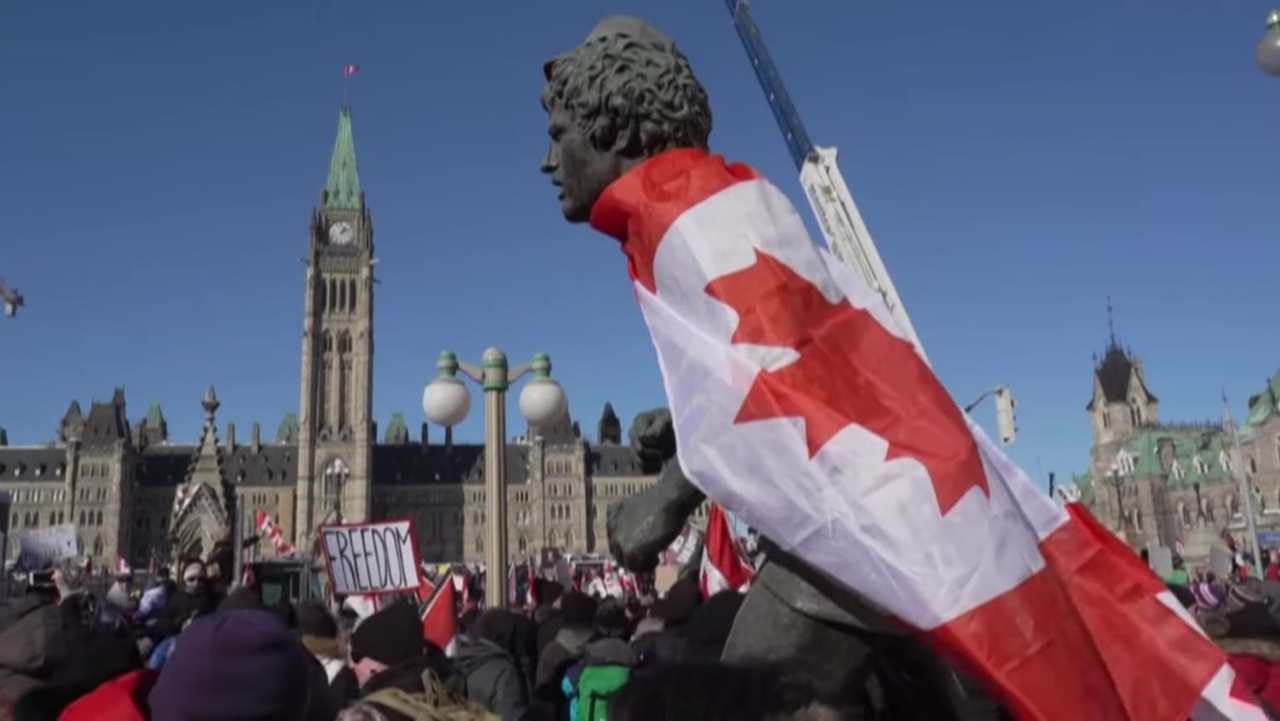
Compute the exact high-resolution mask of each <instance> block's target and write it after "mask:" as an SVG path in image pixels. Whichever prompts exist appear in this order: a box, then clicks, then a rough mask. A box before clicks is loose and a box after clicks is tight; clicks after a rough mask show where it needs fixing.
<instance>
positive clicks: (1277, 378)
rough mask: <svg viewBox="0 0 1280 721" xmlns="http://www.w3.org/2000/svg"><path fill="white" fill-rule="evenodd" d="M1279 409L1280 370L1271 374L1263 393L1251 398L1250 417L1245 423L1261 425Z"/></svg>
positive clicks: (1247, 424)
mask: <svg viewBox="0 0 1280 721" xmlns="http://www.w3.org/2000/svg"><path fill="white" fill-rule="evenodd" d="M1277 410H1280V371H1276V374H1275V375H1273V376H1271V378H1270V379H1269V380H1268V381H1267V387H1266V388H1263V389H1262V392H1261V393H1259V394H1258V395H1256V396H1253V397H1252V398H1250V399H1249V418H1248V419H1247V420H1245V425H1246V426H1260V425H1262V424H1263V423H1264V422H1266V420H1267V419H1268V418H1270V417H1271V414H1273V413H1275V412H1276V411H1277Z"/></svg>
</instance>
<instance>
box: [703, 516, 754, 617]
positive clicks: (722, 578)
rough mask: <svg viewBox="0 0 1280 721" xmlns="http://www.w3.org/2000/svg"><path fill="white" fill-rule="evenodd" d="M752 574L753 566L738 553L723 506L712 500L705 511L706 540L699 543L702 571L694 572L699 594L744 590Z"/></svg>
mask: <svg viewBox="0 0 1280 721" xmlns="http://www.w3.org/2000/svg"><path fill="white" fill-rule="evenodd" d="M755 575H756V572H755V569H754V568H752V567H751V564H749V563H747V562H746V561H744V560H743V559H742V555H741V554H739V553H738V546H737V544H736V543H735V542H734V538H733V533H731V532H730V531H729V522H728V520H727V519H726V518H725V515H724V509H722V508H720V504H718V503H712V504H711V510H710V512H708V514H707V535H706V540H705V541H704V542H703V546H702V570H701V571H699V573H698V588H699V589H700V590H701V591H702V597H703V598H710V597H712V596H714V595H716V594H717V593H719V592H721V591H742V592H744V593H745V592H746V590H747V589H748V588H750V586H751V579H752V578H753V577H755Z"/></svg>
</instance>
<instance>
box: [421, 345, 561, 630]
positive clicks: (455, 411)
mask: <svg viewBox="0 0 1280 721" xmlns="http://www.w3.org/2000/svg"><path fill="white" fill-rule="evenodd" d="M480 365H481V367H480V368H477V367H475V366H473V365H471V364H470V363H466V362H462V361H459V360H458V357H457V356H456V355H454V354H453V353H451V352H449V351H445V352H443V353H441V354H440V356H439V358H438V359H437V361H436V368H437V370H438V373H437V375H436V377H435V380H433V381H431V383H429V384H427V387H426V388H425V389H423V391H422V410H423V412H424V413H426V415H427V419H428V420H430V421H431V422H433V423H436V424H438V425H442V426H445V427H452V426H456V425H457V424H459V423H461V422H462V421H463V419H465V418H466V417H467V411H468V410H470V408H471V398H470V396H469V395H468V393H467V387H466V386H465V385H463V383H462V381H461V380H460V379H459V378H458V371H459V370H461V371H462V372H463V374H465V375H466V376H467V377H469V378H471V379H472V380H473V381H475V382H476V383H478V384H480V387H481V388H482V389H483V390H484V485H485V515H486V516H487V533H486V536H487V538H486V539H485V544H486V545H485V565H486V566H487V567H488V571H487V574H486V579H485V598H486V603H487V604H488V605H489V607H490V608H501V607H502V606H504V605H505V604H506V603H507V449H506V445H507V439H506V436H507V403H506V399H507V389H509V388H510V387H511V384H513V383H515V382H516V381H517V380H519V379H520V377H521V376H523V375H524V374H525V373H528V372H530V371H532V372H533V378H532V379H531V380H530V381H529V382H528V383H526V384H525V386H524V390H522V391H521V392H520V413H521V414H522V415H523V416H524V417H525V418H526V419H528V421H529V423H531V424H533V425H538V424H541V423H546V422H547V421H550V420H552V419H554V418H555V417H556V416H557V415H558V414H559V413H560V412H561V410H562V409H563V408H564V403H565V399H564V391H563V390H562V389H561V388H560V384H559V383H557V382H556V381H555V380H553V379H552V378H551V359H550V358H548V357H547V355H546V354H545V353H538V354H536V355H534V357H533V361H532V362H530V363H525V364H523V365H520V366H517V367H515V368H513V369H508V368H507V356H506V354H504V353H503V352H502V351H500V350H498V349H497V348H490V349H488V350H486V351H485V352H484V355H483V356H482V358H481V361H480Z"/></svg>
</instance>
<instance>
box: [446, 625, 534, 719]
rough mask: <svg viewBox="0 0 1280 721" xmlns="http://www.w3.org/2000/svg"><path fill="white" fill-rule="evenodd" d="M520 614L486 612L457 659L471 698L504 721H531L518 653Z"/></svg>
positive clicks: (466, 636)
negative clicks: (516, 654) (515, 654)
mask: <svg viewBox="0 0 1280 721" xmlns="http://www.w3.org/2000/svg"><path fill="white" fill-rule="evenodd" d="M512 617H515V618H519V617H518V616H516V614H513V613H511V612H510V611H506V610H502V609H492V610H489V611H485V612H484V613H483V614H482V615H481V616H480V617H479V618H477V619H476V621H475V622H474V623H473V624H471V626H470V627H469V628H468V630H467V633H465V634H463V635H462V636H461V637H460V642H459V644H458V652H457V654H456V655H455V656H454V658H453V663H454V666H455V667H456V668H457V670H458V673H459V674H461V675H462V677H463V678H464V679H465V680H466V693H467V698H468V699H470V700H472V701H475V702H476V703H479V704H481V705H482V706H484V707H485V708H487V709H489V710H490V711H493V712H494V713H496V714H498V715H499V716H501V717H502V721H523V720H524V719H527V718H529V714H530V708H529V689H528V685H527V681H526V679H525V676H524V673H523V672H522V671H521V669H520V666H519V664H518V663H517V661H516V659H515V656H514V653H515V652H518V651H519V650H520V649H518V648H515V646H516V644H517V641H516V638H517V632H516V622H515V620H514V619H513V618H512Z"/></svg>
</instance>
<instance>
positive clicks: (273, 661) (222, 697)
mask: <svg viewBox="0 0 1280 721" xmlns="http://www.w3.org/2000/svg"><path fill="white" fill-rule="evenodd" d="M178 640H179V643H178V644H177V646H176V647H175V648H174V650H173V652H172V653H171V654H170V657H169V659H168V661H167V662H166V663H165V665H164V668H163V670H161V672H160V677H159V679H158V680H157V681H156V685H155V688H153V689H152V690H151V693H150V695H149V696H148V703H149V705H150V710H151V721H241V720H243V721H257V720H258V719H274V720H275V721H307V719H308V718H310V717H309V713H308V712H309V711H310V704H311V698H310V696H311V694H310V684H309V683H308V662H309V659H308V658H307V655H306V651H305V650H304V649H303V648H302V645H301V644H300V643H298V640H297V639H296V638H294V636H293V634H291V633H290V632H289V629H287V628H286V627H285V625H284V624H283V623H281V621H280V618H279V616H278V615H277V614H274V613H271V612H270V611H266V610H263V609H255V608H235V609H228V610H224V611H218V612H217V613H213V614H210V615H207V616H204V617H202V618H198V619H196V620H194V621H193V622H192V623H191V625H190V626H188V627H187V629H186V630H185V631H183V633H182V635H181V637H180V638H179V639H178Z"/></svg>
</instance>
